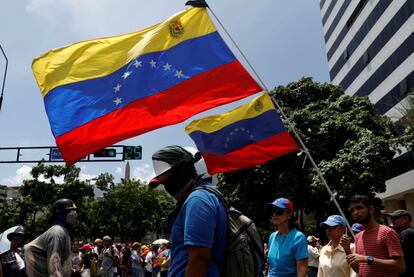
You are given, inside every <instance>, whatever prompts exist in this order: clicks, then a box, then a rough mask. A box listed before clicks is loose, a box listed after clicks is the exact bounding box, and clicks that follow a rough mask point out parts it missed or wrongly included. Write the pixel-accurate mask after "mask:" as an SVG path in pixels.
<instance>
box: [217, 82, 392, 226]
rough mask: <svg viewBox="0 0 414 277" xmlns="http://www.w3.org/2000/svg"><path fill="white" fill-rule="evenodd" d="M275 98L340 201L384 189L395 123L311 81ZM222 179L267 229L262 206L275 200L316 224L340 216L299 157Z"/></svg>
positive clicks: (280, 90) (282, 89)
mask: <svg viewBox="0 0 414 277" xmlns="http://www.w3.org/2000/svg"><path fill="white" fill-rule="evenodd" d="M271 95H272V96H273V97H274V98H275V99H276V100H277V101H278V103H279V105H280V106H281V107H282V109H283V111H284V112H285V113H286V114H287V116H288V117H289V118H290V120H291V123H292V125H293V126H294V128H295V130H296V131H297V133H298V134H299V135H300V137H301V138H302V140H303V142H304V144H305V145H306V146H307V148H308V149H309V151H310V154H311V155H312V157H313V158H314V160H315V162H316V164H317V165H318V166H319V168H320V169H321V171H322V173H323V175H324V176H325V178H326V180H327V182H328V184H329V185H330V187H331V188H332V189H333V190H334V191H335V193H336V195H337V198H338V199H340V200H341V199H346V198H348V197H350V196H352V195H354V194H357V193H359V194H370V195H373V194H374V193H376V192H383V191H384V190H385V180H386V173H387V172H386V170H385V169H386V165H387V163H388V162H389V161H390V160H391V159H392V157H393V155H394V151H393V149H392V148H391V146H392V145H391V141H392V139H393V138H394V137H395V133H394V129H393V125H392V123H391V121H390V120H389V119H388V118H386V117H384V116H381V115H378V114H376V113H375V111H374V107H373V105H372V104H371V103H370V101H369V99H368V98H366V97H350V96H346V95H344V93H343V90H342V88H340V87H339V86H334V85H331V84H326V83H325V84H320V83H316V82H313V80H312V79H311V78H303V79H301V80H299V81H298V82H294V83H290V84H288V85H287V86H279V87H277V88H275V89H274V90H273V91H272V92H271ZM285 125H287V124H286V122H285ZM219 180H220V185H219V186H220V189H221V190H223V191H224V192H225V193H226V194H228V195H230V199H231V200H232V201H233V202H234V205H235V206H236V207H239V208H240V209H242V210H243V211H245V212H246V214H248V215H250V216H251V217H252V218H254V219H255V220H256V222H257V223H258V225H259V226H262V227H265V226H267V225H268V218H267V217H266V216H265V215H264V213H263V207H264V204H265V203H267V202H271V201H273V200H274V199H275V198H277V197H287V198H290V199H292V200H293V202H294V204H295V208H296V209H297V210H298V211H299V212H300V213H299V214H303V212H307V213H309V212H314V213H315V216H316V219H317V220H318V221H320V220H321V219H323V218H325V216H327V214H332V213H338V211H337V210H336V208H335V207H334V206H333V204H332V202H331V201H330V197H329V195H328V193H327V191H326V189H325V187H324V185H323V184H322V182H321V180H320V179H319V177H318V176H317V174H316V172H315V170H314V168H313V167H312V165H311V163H310V162H309V161H308V160H305V155H300V152H296V153H291V154H289V155H286V156H284V157H281V158H279V159H276V160H272V161H270V162H268V163H266V164H264V165H261V166H256V167H253V168H249V169H245V170H240V171H237V172H232V173H227V174H224V175H222V176H220V178H219ZM341 204H345V203H341ZM344 208H345V207H344Z"/></svg>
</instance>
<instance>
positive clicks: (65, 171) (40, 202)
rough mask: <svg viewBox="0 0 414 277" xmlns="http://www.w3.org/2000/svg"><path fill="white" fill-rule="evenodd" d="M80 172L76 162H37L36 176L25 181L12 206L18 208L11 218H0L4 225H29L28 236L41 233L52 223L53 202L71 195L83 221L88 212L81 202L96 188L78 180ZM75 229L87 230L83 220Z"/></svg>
mask: <svg viewBox="0 0 414 277" xmlns="http://www.w3.org/2000/svg"><path fill="white" fill-rule="evenodd" d="M79 173H80V169H79V168H77V167H74V166H71V167H65V166H59V165H48V166H46V165H44V164H43V163H39V164H38V165H36V166H34V167H33V168H32V170H31V175H32V177H33V178H32V179H29V180H24V181H23V186H22V187H21V193H22V200H18V201H17V202H15V203H13V204H12V206H10V207H12V208H13V209H15V212H14V214H12V215H11V216H10V220H7V222H3V221H2V222H1V224H2V226H1V228H2V229H5V228H7V227H11V226H13V225H16V224H22V225H24V226H26V229H27V231H28V234H29V237H31V238H33V237H35V236H37V235H39V234H40V233H41V232H43V231H45V230H46V229H47V228H49V227H50V225H51V223H52V222H51V217H52V206H53V203H54V202H55V201H56V200H57V199H60V198H70V199H72V200H73V201H74V202H75V203H76V205H77V206H78V207H79V208H80V209H79V219H80V222H83V220H84V218H85V213H84V212H83V209H82V206H83V203H84V201H85V199H87V198H89V197H93V188H92V187H91V186H90V185H88V184H87V183H85V182H83V181H80V180H79ZM61 176H63V178H64V183H63V184H58V183H56V178H59V177H61ZM9 210H10V208H8V211H9ZM74 232H75V233H83V232H85V226H84V224H82V223H81V224H79V225H78V226H77V227H76V229H75V230H74Z"/></svg>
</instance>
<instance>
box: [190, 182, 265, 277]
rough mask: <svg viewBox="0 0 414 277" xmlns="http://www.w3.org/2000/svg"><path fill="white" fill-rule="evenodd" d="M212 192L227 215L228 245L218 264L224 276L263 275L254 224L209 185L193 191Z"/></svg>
mask: <svg viewBox="0 0 414 277" xmlns="http://www.w3.org/2000/svg"><path fill="white" fill-rule="evenodd" d="M199 189H203V190H207V191H209V192H211V193H214V194H215V195H216V196H217V198H218V199H220V201H221V202H222V203H223V204H224V206H225V207H226V210H227V216H228V228H227V235H228V236H227V237H228V241H227V246H226V251H225V254H224V260H223V262H221V263H219V262H218V260H217V258H215V257H213V259H214V260H215V261H216V262H217V263H218V264H219V268H220V272H221V276H223V277H236V276H237V277H261V276H264V265H265V263H264V252H263V240H262V237H261V236H260V234H259V232H258V231H257V228H256V225H255V224H254V222H253V221H252V220H251V219H249V218H248V217H247V216H245V215H243V214H242V213H241V212H240V211H238V210H236V209H235V208H233V207H231V206H230V205H229V203H228V202H227V200H226V199H225V198H224V196H223V195H222V194H221V192H220V191H219V190H217V189H216V188H214V187H211V186H198V187H196V188H195V189H194V190H193V191H195V190H199Z"/></svg>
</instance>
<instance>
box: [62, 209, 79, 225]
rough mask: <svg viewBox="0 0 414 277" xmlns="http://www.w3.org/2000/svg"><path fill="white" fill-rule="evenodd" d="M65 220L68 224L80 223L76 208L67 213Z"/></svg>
mask: <svg viewBox="0 0 414 277" xmlns="http://www.w3.org/2000/svg"><path fill="white" fill-rule="evenodd" d="M65 221H66V223H67V224H71V225H74V224H76V223H78V213H77V212H76V211H75V210H72V211H70V212H69V213H68V214H67V215H66V219H65Z"/></svg>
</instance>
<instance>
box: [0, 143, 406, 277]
mask: <svg viewBox="0 0 414 277" xmlns="http://www.w3.org/2000/svg"><path fill="white" fill-rule="evenodd" d="M152 158H153V162H154V171H155V173H156V177H155V178H153V179H152V180H151V181H150V183H149V186H151V187H153V188H155V187H157V186H158V185H163V186H164V188H165V190H166V191H167V192H168V193H169V194H170V195H171V196H172V197H174V198H175V200H176V201H177V204H176V209H175V210H174V211H173V213H172V215H171V217H170V220H169V222H170V223H169V225H170V226H169V227H170V239H171V244H169V243H167V242H164V243H160V244H159V245H155V244H150V245H141V244H140V243H138V242H134V243H130V244H129V243H124V244H123V243H114V242H113V240H112V238H111V237H109V236H104V237H103V238H102V239H100V238H99V239H96V240H95V241H94V243H93V244H91V243H81V242H79V241H73V242H71V238H70V235H69V231H70V229H71V227H72V226H73V225H74V224H76V223H77V207H76V205H75V204H74V203H73V201H72V200H70V199H60V200H58V201H56V203H55V204H54V215H53V216H54V225H53V226H52V227H50V228H49V229H48V230H47V231H46V232H44V233H43V234H41V235H40V236H39V237H38V238H36V239H35V240H33V241H31V242H29V243H28V244H26V245H25V246H24V252H23V253H24V257H21V256H20V254H19V250H18V249H20V247H22V246H23V243H24V232H22V229H19V230H17V229H16V231H15V232H14V233H10V234H9V236H10V238H9V236H8V238H9V239H10V241H11V242H12V243H11V249H10V251H9V252H8V254H7V255H3V254H2V255H1V256H0V257H1V262H2V266H1V267H0V269H1V271H0V277H2V276H26V275H27V276H29V277H43V276H45V277H46V276H59V277H60V276H61V277H70V276H77V277H79V276H82V277H96V276H102V277H114V276H123V277H124V276H125V277H126V276H133V277H135V276H139V277H144V276H145V277H150V276H151V277H156V276H161V277H163V276H172V277H176V276H177V277H182V276H186V277H200V276H209V277H219V276H234V274H233V275H232V274H231V273H229V272H223V268H224V267H223V264H224V263H225V262H226V255H229V253H228V252H227V251H226V245H227V243H228V242H229V241H230V240H231V239H233V238H229V237H228V233H227V230H228V228H229V222H230V221H229V217H228V211H229V210H228V209H229V208H228V207H227V206H226V204H225V203H223V201H222V200H220V197H218V196H217V194H216V193H213V192H212V191H211V190H208V189H206V188H203V187H207V186H212V184H211V179H209V178H204V177H203V176H202V175H199V174H197V171H196V170H195V166H194V164H195V163H196V162H197V161H198V160H199V159H200V156H199V155H197V154H196V155H194V156H193V155H192V154H191V153H190V152H188V151H187V150H185V149H184V148H182V147H180V146H176V145H174V146H167V147H164V148H162V149H160V150H158V151H157V152H156V153H154V155H153V157H152ZM196 188H197V189H196ZM294 211H295V210H294V207H293V203H292V202H291V201H290V200H289V199H287V198H277V199H276V200H275V201H273V202H272V203H268V204H266V205H265V207H264V210H263V212H264V213H266V214H267V215H268V216H269V219H270V222H271V223H272V224H273V225H274V226H275V229H276V231H275V232H273V233H272V234H271V235H270V237H269V240H268V242H267V243H266V244H265V247H264V249H265V250H264V253H263V254H264V257H265V263H263V265H266V266H263V267H260V270H258V271H257V275H255V276H251V277H256V276H263V275H266V276H269V277H279V276H285V277H291V276H292V277H293V276H298V277H305V276H309V277H313V276H323V277H326V276H335V277H342V276H344V277H345V276H360V277H372V276H375V277H381V276H389V277H397V276H404V277H408V276H410V277H412V276H414V229H413V228H412V226H411V220H412V217H411V214H410V213H409V212H407V211H406V210H397V211H394V212H393V213H387V214H386V216H388V217H389V218H390V220H391V223H392V228H391V227H389V226H387V225H383V224H380V223H378V221H377V220H376V217H375V215H376V212H375V208H374V204H373V202H372V199H370V198H369V197H365V196H355V197H353V198H351V199H349V212H350V214H351V216H352V219H353V221H355V222H357V224H355V225H353V228H352V231H353V232H354V233H357V234H356V235H355V238H353V237H352V236H351V234H349V233H348V232H347V226H348V224H347V221H346V219H345V218H344V217H342V216H340V215H331V216H329V217H328V218H327V219H326V220H325V221H323V222H322V223H321V227H322V228H324V230H325V232H326V236H327V238H328V239H329V242H328V243H327V244H326V245H324V246H322V245H321V244H320V241H319V239H318V238H317V237H315V236H308V237H307V238H306V237H305V235H304V233H302V232H301V231H299V230H298V229H297V227H296V219H295V212H294ZM23 260H24V262H23ZM242 266H243V265H241V264H240V265H236V267H242ZM237 272H238V275H237V276H238V277H245V276H246V274H243V271H242V270H240V269H239V270H238V271H237ZM249 277H250V276H249Z"/></svg>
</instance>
